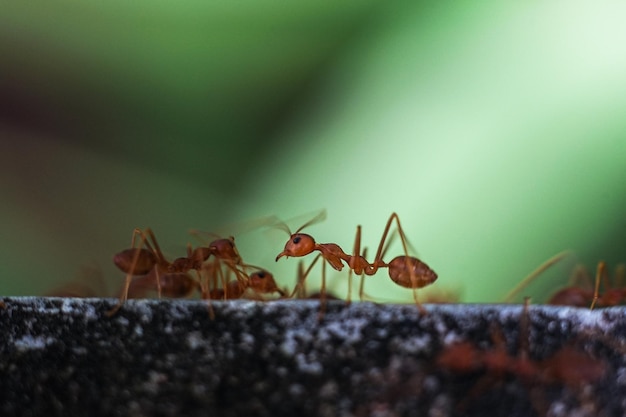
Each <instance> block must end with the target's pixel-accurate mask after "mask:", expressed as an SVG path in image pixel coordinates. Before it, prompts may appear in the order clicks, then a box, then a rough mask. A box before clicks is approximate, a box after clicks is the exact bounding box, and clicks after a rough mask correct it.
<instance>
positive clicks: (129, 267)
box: [107, 228, 243, 316]
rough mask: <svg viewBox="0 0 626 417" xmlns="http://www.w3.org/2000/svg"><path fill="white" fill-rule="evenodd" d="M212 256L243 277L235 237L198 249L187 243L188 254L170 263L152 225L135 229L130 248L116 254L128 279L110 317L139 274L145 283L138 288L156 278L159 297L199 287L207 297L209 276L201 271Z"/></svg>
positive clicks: (118, 264)
mask: <svg viewBox="0 0 626 417" xmlns="http://www.w3.org/2000/svg"><path fill="white" fill-rule="evenodd" d="M137 236H139V238H140V243H139V245H138V246H137V247H135V241H136V238H137ZM211 255H213V256H214V258H215V259H216V260H219V261H221V262H224V263H225V264H226V265H227V266H228V268H229V269H231V270H232V271H233V272H235V274H236V275H237V277H238V279H243V276H242V274H243V273H242V272H241V271H239V270H238V269H237V268H236V265H240V264H241V256H240V255H239V252H238V251H237V248H236V247H235V243H234V238H233V237H231V238H229V239H217V240H214V241H213V242H211V243H210V244H209V246H199V247H197V248H195V249H192V248H191V246H190V245H187V256H185V257H180V258H176V259H174V261H172V262H170V261H168V260H167V259H166V258H165V256H164V255H163V252H162V251H161V248H160V246H159V244H158V242H157V240H156V237H155V235H154V233H153V232H152V230H151V229H150V228H148V229H145V230H141V229H138V228H136V229H134V230H133V235H132V238H131V248H130V249H125V250H123V251H121V252H119V253H117V254H116V255H115V256H114V257H113V262H114V263H115V265H116V266H117V267H118V268H119V269H120V270H122V271H123V272H125V273H126V279H125V283H124V287H123V289H122V291H121V294H120V298H119V301H118V303H117V305H115V306H114V307H113V308H112V309H111V310H109V311H108V312H107V314H108V315H109V316H112V315H114V314H115V313H116V312H117V311H118V310H119V309H120V308H121V306H122V305H123V304H124V302H125V301H126V300H127V299H128V292H129V288H130V287H131V283H132V280H133V277H135V276H137V275H140V276H144V278H142V281H143V282H140V283H138V285H137V286H138V287H139V288H141V287H145V286H146V284H145V281H146V280H151V279H152V278H154V281H155V282H156V287H157V292H158V295H159V297H161V295H162V294H165V295H166V296H173V297H181V296H187V295H189V294H190V293H191V292H192V291H193V290H194V289H196V288H198V287H199V288H200V290H201V292H202V296H203V298H206V297H208V296H209V291H208V279H207V280H203V279H202V276H201V270H202V269H203V268H204V263H205V262H206V261H207V260H208V259H209V257H210V256H211ZM192 270H194V271H196V274H197V279H194V278H193V277H191V276H190V275H189V272H190V271H192Z"/></svg>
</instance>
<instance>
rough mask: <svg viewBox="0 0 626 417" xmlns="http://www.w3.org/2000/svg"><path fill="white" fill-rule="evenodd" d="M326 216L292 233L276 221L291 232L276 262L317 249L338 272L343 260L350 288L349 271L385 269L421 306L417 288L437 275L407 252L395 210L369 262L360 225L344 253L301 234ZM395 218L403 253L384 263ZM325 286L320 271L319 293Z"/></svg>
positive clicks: (324, 213) (338, 247) (284, 227)
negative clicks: (284, 257) (352, 247)
mask: <svg viewBox="0 0 626 417" xmlns="http://www.w3.org/2000/svg"><path fill="white" fill-rule="evenodd" d="M325 215H326V212H325V211H323V212H321V213H320V214H319V215H317V216H316V217H314V218H313V219H311V220H309V221H308V222H306V223H305V224H304V225H302V226H301V227H300V228H299V229H298V230H296V232H295V233H291V231H290V230H289V228H288V227H287V225H285V224H284V223H278V225H279V226H281V227H282V228H283V229H284V230H285V231H286V232H287V233H288V234H289V235H290V237H289V240H288V241H287V243H286V244H285V248H284V250H283V251H282V252H281V253H279V254H278V256H277V257H276V261H278V260H279V259H280V258H281V257H283V256H287V257H289V256H293V257H300V256H305V255H308V254H310V253H311V252H313V251H319V252H320V255H321V256H322V257H323V258H324V259H325V260H326V262H328V263H329V264H330V265H331V266H332V267H333V268H334V269H336V270H337V271H341V270H342V269H343V267H344V264H343V263H344V262H345V263H346V265H347V266H348V268H349V270H350V277H349V281H348V285H349V288H351V284H352V272H354V273H355V274H357V275H362V274H365V275H374V274H375V273H376V272H377V271H378V269H379V268H387V269H388V273H389V277H390V278H391V280H392V281H393V282H395V283H396V284H398V285H400V286H402V287H405V288H410V289H412V290H413V297H414V299H415V303H416V304H417V305H418V306H419V307H420V309H422V307H421V304H420V303H419V301H418V300H417V292H416V289H417V288H422V287H425V286H426V285H429V284H432V283H433V282H434V281H435V280H436V279H437V274H436V273H435V272H434V271H432V270H431V269H430V268H429V267H428V265H426V264H425V263H424V262H422V261H421V260H419V259H417V258H415V257H412V256H409V255H408V250H407V240H406V237H405V235H404V231H403V230H402V226H401V225H400V219H399V217H398V215H397V214H396V213H392V214H391V216H390V217H389V220H388V221H387V224H386V226H385V230H384V232H383V235H382V237H381V239H380V243H379V245H378V250H377V251H376V256H375V257H374V261H373V262H372V263H370V262H368V261H367V259H365V257H364V256H362V255H360V253H361V226H360V225H359V226H357V231H356V236H355V240H354V250H353V252H352V253H353V254H352V255H349V254H347V253H345V252H344V251H343V249H341V247H340V246H339V245H337V244H335V243H316V242H315V239H314V238H313V237H312V236H311V235H308V234H305V233H300V231H301V230H302V229H304V228H305V227H307V226H309V225H311V224H313V223H315V222H317V221H319V220H321V219H323V218H324V217H325ZM394 220H395V221H396V224H397V228H398V232H399V235H400V239H401V241H402V247H403V249H404V253H405V255H401V256H397V257H395V258H393V259H392V260H391V262H389V263H386V262H384V261H383V259H382V256H383V253H382V252H383V248H384V246H385V241H386V239H387V235H388V233H389V229H390V227H391V223H392V222H393V221H394ZM324 289H325V280H324V274H323V275H322V290H321V291H322V293H323V292H324ZM349 291H350V290H349ZM349 301H350V293H349V295H348V302H349Z"/></svg>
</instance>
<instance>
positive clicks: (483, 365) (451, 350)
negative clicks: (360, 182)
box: [107, 211, 626, 408]
mask: <svg viewBox="0 0 626 417" xmlns="http://www.w3.org/2000/svg"><path fill="white" fill-rule="evenodd" d="M324 217H325V211H323V212H320V213H319V214H318V215H317V216H315V217H314V218H312V219H311V220H309V221H307V222H306V223H305V224H303V225H302V226H300V227H299V228H298V230H296V232H295V233H292V232H291V231H290V230H289V227H288V226H287V225H286V224H285V223H284V222H281V221H279V220H277V219H275V220H274V221H273V224H272V225H273V226H274V227H277V228H280V229H283V230H284V231H286V232H287V233H288V234H289V240H288V241H287V243H286V244H285V246H284V249H283V251H282V252H280V253H279V254H278V255H277V256H276V261H278V260H279V259H280V258H282V257H304V256H306V255H309V254H311V253H313V252H318V253H317V254H316V256H315V257H314V258H313V260H312V262H311V263H310V264H309V266H308V267H307V268H306V269H305V268H304V266H303V264H302V262H300V264H299V267H298V281H297V283H296V285H295V287H294V289H293V291H291V292H288V291H287V290H286V289H282V288H280V287H279V286H278V285H277V283H276V281H275V280H274V277H273V276H272V274H271V273H270V272H268V271H267V270H265V269H263V268H260V267H257V266H254V265H250V264H246V263H244V262H243V260H242V257H241V256H240V254H239V251H238V249H237V247H236V246H235V241H234V238H233V237H228V238H221V237H217V236H216V237H217V239H214V240H212V241H211V242H207V243H206V244H204V245H201V246H197V247H195V248H193V247H192V246H191V245H190V244H188V245H187V253H186V255H185V256H183V257H179V258H176V259H174V260H168V259H167V258H166V257H165V255H164V254H163V252H162V251H161V248H160V246H159V244H158V242H157V239H156V237H155V235H154V233H153V231H152V230H151V229H145V230H141V229H135V230H134V231H133V234H132V239H131V247H130V248H129V249H125V250H123V251H121V252H119V253H117V254H116V255H115V256H114V259H113V261H114V263H115V265H116V266H117V267H118V268H119V269H120V270H121V271H123V272H124V273H125V274H126V278H125V281H124V285H123V287H122V290H121V292H120V296H119V301H118V303H117V304H116V305H115V306H114V307H113V308H112V309H111V310H109V311H108V312H107V315H109V316H113V315H115V314H116V313H117V312H118V310H119V309H120V308H121V307H122V306H123V305H124V303H125V301H126V300H127V299H128V298H138V297H141V296H142V295H144V294H146V293H147V292H149V291H155V290H156V293H157V294H158V296H159V297H161V296H164V297H168V298H184V297H189V296H191V295H192V294H193V293H194V292H199V294H200V296H201V298H202V299H205V300H207V301H208V306H209V314H210V317H211V319H213V318H214V312H213V309H212V307H211V300H230V299H237V298H244V297H245V298H251V299H257V300H267V299H284V298H294V297H299V298H302V297H304V295H303V294H304V283H305V280H306V278H307V276H308V275H309V274H310V272H311V270H312V268H313V267H314V265H315V264H316V262H317V261H318V260H319V259H320V258H322V259H323V260H324V261H323V263H322V265H323V266H322V281H321V290H320V291H319V293H317V294H316V295H314V296H311V298H320V317H322V314H323V308H324V303H325V301H326V298H327V297H328V298H334V297H333V296H331V295H327V294H326V288H325V282H326V272H325V265H326V263H328V264H329V265H330V266H331V267H332V268H334V269H335V270H337V271H341V270H342V269H343V268H344V267H347V269H348V270H349V281H348V286H349V289H348V298H347V302H348V303H349V302H350V294H351V293H352V274H355V275H356V276H360V277H361V284H360V289H359V295H360V297H361V299H363V277H364V275H368V276H369V275H374V274H375V273H376V272H377V271H378V270H379V269H387V272H388V275H389V277H390V278H391V280H392V281H393V282H395V283H396V284H398V285H400V286H402V287H405V288H408V289H411V290H412V291H413V296H414V299H415V304H416V305H417V307H418V309H419V311H420V313H421V314H426V313H427V312H426V310H425V309H424V307H423V306H422V304H421V303H420V302H419V301H418V297H417V291H416V290H417V289H420V288H423V287H425V286H428V285H430V284H432V283H433V282H435V280H436V279H437V274H436V273H435V272H434V271H433V270H432V269H431V268H430V267H429V266H428V265H427V264H426V263H424V262H423V261H421V260H420V259H418V258H417V257H415V256H410V255H409V251H408V248H409V247H410V245H409V243H408V241H407V238H406V235H405V233H404V231H403V229H402V226H401V224H400V219H399V217H398V215H397V214H396V213H392V214H391V216H390V217H389V219H388V220H387V223H386V225H385V228H384V231H383V234H382V237H381V239H380V242H379V244H378V248H377V250H376V254H375V256H374V258H373V260H372V261H371V262H370V261H368V260H367V251H366V249H363V250H362V249H361V226H357V229H356V236H355V240H354V247H353V250H352V253H346V252H345V251H344V250H343V249H342V248H341V247H340V246H339V245H337V244H335V243H318V242H316V241H315V239H314V238H313V236H311V235H309V234H306V233H302V232H301V231H302V230H303V229H304V228H306V227H307V226H310V225H312V224H314V223H317V222H319V221H321V220H323V219H324ZM394 222H395V225H396V230H395V232H394V233H390V230H391V226H392V225H393V224H394ZM196 233H197V232H196ZM194 234H195V233H194ZM396 236H398V237H399V238H400V240H401V243H402V248H403V251H404V253H403V254H401V255H399V256H396V257H395V258H393V259H391V260H390V261H389V262H386V261H385V258H386V252H387V251H388V249H389V246H390V243H391V241H393V240H394V238H395V237H396ZM566 254H567V253H566V252H563V253H560V254H558V255H556V256H554V257H552V258H551V259H549V260H548V261H546V262H545V263H544V264H542V265H541V266H540V267H538V268H537V269H536V270H535V271H533V272H532V273H531V274H530V275H529V276H527V277H526V278H525V279H524V280H522V281H521V282H520V284H519V285H518V286H517V287H516V288H515V289H514V290H513V291H511V293H509V295H508V296H507V297H506V300H507V301H510V300H511V299H512V298H513V297H514V296H515V295H516V294H517V293H519V291H520V290H521V289H522V288H524V287H525V286H526V285H527V284H528V283H529V282H531V281H532V280H534V279H535V278H536V277H537V276H538V275H539V274H541V273H542V272H543V271H545V270H546V269H547V268H549V267H550V266H552V265H554V264H555V263H557V262H558V261H560V260H561V259H563V258H564V257H565V255H566ZM616 275H617V276H616V280H622V279H623V275H624V268H623V267H621V268H620V269H618V272H617V273H616ZM574 277H575V279H574V280H570V281H571V282H570V285H569V286H567V287H565V288H563V289H561V290H559V291H557V292H556V293H554V294H553V296H552V297H551V298H550V299H549V300H548V304H557V305H569V306H576V307H588V308H591V309H593V308H594V307H596V306H598V307H605V306H613V305H617V304H619V303H620V302H621V301H622V300H623V299H624V297H625V296H626V287H624V286H623V285H614V286H611V283H610V282H609V279H608V277H607V273H606V266H605V263H604V262H600V263H599V264H598V267H597V270H596V277H595V285H592V284H591V282H586V283H585V282H580V281H583V280H586V281H591V279H590V278H589V277H588V275H587V274H586V273H581V271H580V270H578V272H577V273H576V274H575V275H574ZM581 277H582V278H581ZM601 282H602V283H603V286H604V291H603V293H602V294H600V291H599V288H600V283H601ZM266 297H267V298H266ZM529 322H530V320H529V315H528V299H526V301H525V304H524V309H523V313H522V317H521V324H520V330H519V347H518V352H517V354H516V355H511V354H510V353H509V349H507V344H506V341H505V339H504V336H503V332H502V329H501V328H500V327H499V326H498V325H492V326H491V328H490V330H491V335H490V337H491V347H489V348H485V347H484V346H482V345H478V344H476V343H472V342H470V341H461V342H456V343H452V344H450V345H448V346H446V347H444V349H443V350H442V351H441V353H440V354H439V355H438V357H437V358H436V363H437V364H438V365H440V366H441V367H442V368H443V369H446V370H448V371H449V372H451V373H453V374H456V375H467V374H472V373H476V372H482V373H484V375H485V376H488V378H486V380H488V381H491V382H488V383H487V385H485V381H482V382H477V383H476V384H475V387H474V388H473V389H472V392H473V394H472V395H471V396H470V398H473V397H475V396H476V395H478V394H479V392H481V391H483V390H484V389H485V386H488V384H490V383H493V380H494V379H495V380H498V379H500V380H504V379H505V378H508V377H511V376H514V377H516V378H517V380H518V381H520V382H522V383H523V384H524V385H525V386H528V387H530V386H537V385H538V386H545V385H552V384H559V385H561V386H564V387H566V388H570V389H573V390H575V391H576V392H579V391H580V390H581V387H582V386H583V385H585V384H591V383H594V382H596V381H598V380H600V379H601V378H603V377H604V376H605V375H606V373H607V369H608V366H607V364H606V362H604V361H602V360H599V359H595V358H593V357H592V356H591V355H589V354H587V353H584V352H582V351H581V350H580V349H578V348H575V347H573V346H572V344H571V343H570V344H566V345H565V346H563V347H561V348H560V349H559V350H557V351H556V352H555V353H554V354H552V355H551V356H550V357H549V358H547V359H542V360H533V359H531V358H530V355H529V335H530V331H529ZM617 348H618V349H619V350H623V348H622V347H617ZM572 364H576V365H575V366H571V365H572ZM529 389H530V388H529ZM537 408H539V407H537Z"/></svg>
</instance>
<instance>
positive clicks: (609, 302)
mask: <svg viewBox="0 0 626 417" xmlns="http://www.w3.org/2000/svg"><path fill="white" fill-rule="evenodd" d="M568 253H569V252H567V251H566V252H562V253H560V254H558V255H556V256H554V257H553V258H551V259H549V260H548V261H546V262H545V263H544V264H543V265H542V266H540V267H539V268H537V270H535V271H534V272H533V273H531V274H530V275H529V276H527V277H526V278H524V279H523V280H522V282H520V284H519V285H518V286H517V287H516V288H515V289H513V290H512V291H511V292H510V293H509V295H507V297H505V301H510V300H511V299H512V298H513V296H514V295H515V294H517V293H518V292H519V291H520V290H521V289H523V288H524V287H525V286H526V285H528V283H530V282H531V281H533V280H534V279H535V278H536V277H537V276H538V275H539V274H540V273H541V272H543V271H545V270H546V269H547V268H548V267H550V266H552V265H553V264H554V263H556V262H557V261H559V260H561V259H562V258H563V257H564V256H566V255H567V254H568ZM625 275H626V266H625V265H619V266H618V267H617V269H616V271H615V278H614V279H613V282H614V286H612V285H611V283H610V282H609V279H608V277H607V273H606V264H605V262H604V261H600V262H598V265H597V267H596V276H595V283H594V284H593V290H592V289H591V288H592V284H591V279H590V277H589V274H588V272H587V270H586V269H585V268H584V267H583V266H578V267H576V268H575V269H574V271H573V273H572V276H571V277H570V284H569V285H568V286H566V287H564V288H561V289H560V290H558V291H556V292H555V293H554V294H552V296H551V297H550V298H549V299H548V301H547V303H546V304H551V305H565V306H572V307H589V308H590V309H593V308H594V307H595V306H596V305H598V306H602V307H606V306H615V305H618V304H619V303H620V302H621V301H622V300H623V299H624V298H626V288H625V287H624V277H625ZM600 281H602V282H603V283H604V293H603V294H602V295H600V294H599V292H600Z"/></svg>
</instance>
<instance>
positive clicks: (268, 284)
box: [209, 265, 286, 300]
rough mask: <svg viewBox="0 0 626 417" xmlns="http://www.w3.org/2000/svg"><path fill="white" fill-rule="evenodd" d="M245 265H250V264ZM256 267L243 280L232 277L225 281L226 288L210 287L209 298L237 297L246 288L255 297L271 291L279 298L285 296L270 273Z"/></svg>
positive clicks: (240, 295)
mask: <svg viewBox="0 0 626 417" xmlns="http://www.w3.org/2000/svg"><path fill="white" fill-rule="evenodd" d="M246 266H247V267H250V265H246ZM254 268H256V267H254ZM256 269H257V270H256V271H255V272H253V273H252V274H250V275H249V276H248V277H247V279H245V280H244V281H241V280H239V279H234V280H230V281H228V282H227V283H226V288H214V289H212V290H211V291H210V297H209V298H211V299H224V300H230V299H237V298H241V297H243V296H244V294H245V292H246V290H248V289H249V290H252V292H253V294H254V295H255V296H256V297H260V296H261V294H272V293H278V294H279V296H280V297H281V298H284V297H285V296H286V293H285V291H284V290H282V289H281V288H279V287H278V285H277V284H276V281H275V280H274V275H273V274H272V273H270V272H269V271H266V270H264V269H261V268H256Z"/></svg>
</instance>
